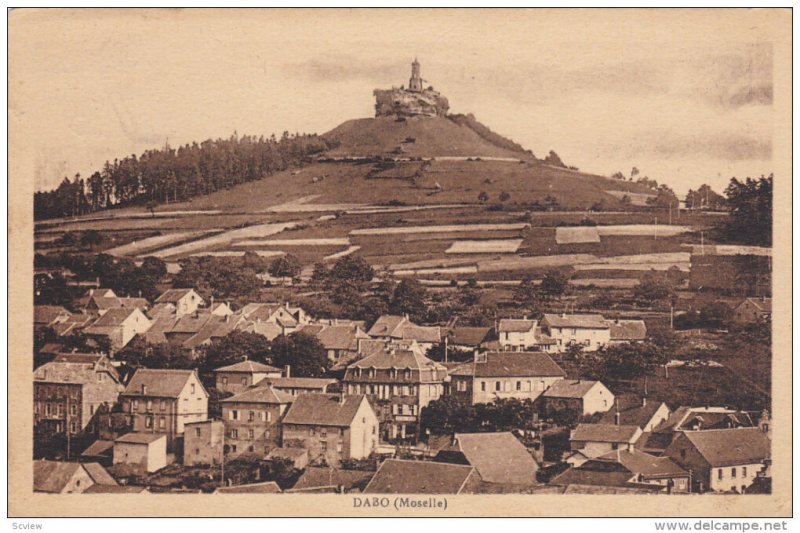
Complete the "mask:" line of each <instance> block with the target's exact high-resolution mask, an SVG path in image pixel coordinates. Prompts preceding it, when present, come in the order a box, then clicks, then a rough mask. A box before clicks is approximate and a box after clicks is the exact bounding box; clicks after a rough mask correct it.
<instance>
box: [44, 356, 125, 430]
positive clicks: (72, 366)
mask: <svg viewBox="0 0 800 533" xmlns="http://www.w3.org/2000/svg"><path fill="white" fill-rule="evenodd" d="M122 389H123V386H122V384H121V382H120V378H119V375H118V374H117V371H116V370H115V369H114V367H113V366H111V362H110V361H109V360H108V358H107V357H105V356H103V355H97V354H62V355H59V356H57V357H56V358H55V360H53V361H51V362H50V363H47V364H45V365H42V366H40V367H39V368H37V369H36V370H35V371H34V372H33V423H34V427H35V428H36V429H37V430H39V431H43V432H44V433H48V434H52V435H59V434H65V433H66V432H67V431H69V433H70V434H71V435H77V434H79V433H81V432H83V431H84V430H85V429H86V428H87V426H89V425H90V423H92V421H93V419H94V418H95V413H96V412H97V409H98V408H99V407H100V406H101V405H106V406H107V407H110V406H112V405H114V404H115V403H116V401H117V397H118V396H119V394H120V392H122Z"/></svg>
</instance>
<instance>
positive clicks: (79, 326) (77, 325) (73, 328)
mask: <svg viewBox="0 0 800 533" xmlns="http://www.w3.org/2000/svg"><path fill="white" fill-rule="evenodd" d="M95 320H97V315H91V314H88V313H72V314H71V315H70V316H69V318H67V319H65V320H63V321H62V320H56V321H55V322H53V323H52V324H51V325H50V328H52V330H53V331H54V332H55V334H56V335H58V336H59V337H64V336H67V335H72V334H74V333H78V332H80V331H82V330H83V328H85V327H86V326H88V325H90V324H91V323H92V322H94V321H95Z"/></svg>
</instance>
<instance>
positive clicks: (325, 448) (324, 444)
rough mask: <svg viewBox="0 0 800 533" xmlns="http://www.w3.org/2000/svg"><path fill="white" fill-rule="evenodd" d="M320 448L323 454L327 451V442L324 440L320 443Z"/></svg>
mask: <svg viewBox="0 0 800 533" xmlns="http://www.w3.org/2000/svg"><path fill="white" fill-rule="evenodd" d="M320 447H321V448H322V452H323V453H325V452H327V451H328V441H326V440H324V441H322V442H320Z"/></svg>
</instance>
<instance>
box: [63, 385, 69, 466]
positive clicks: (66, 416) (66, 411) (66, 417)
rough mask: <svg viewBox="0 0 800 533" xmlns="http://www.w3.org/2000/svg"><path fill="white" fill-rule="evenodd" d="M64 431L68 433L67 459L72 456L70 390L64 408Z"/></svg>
mask: <svg viewBox="0 0 800 533" xmlns="http://www.w3.org/2000/svg"><path fill="white" fill-rule="evenodd" d="M64 431H65V432H66V433H67V461H69V456H70V434H69V390H67V392H66V408H65V409H64Z"/></svg>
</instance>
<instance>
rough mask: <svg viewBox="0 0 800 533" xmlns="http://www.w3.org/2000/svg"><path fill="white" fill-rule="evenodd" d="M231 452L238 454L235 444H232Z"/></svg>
mask: <svg viewBox="0 0 800 533" xmlns="http://www.w3.org/2000/svg"><path fill="white" fill-rule="evenodd" d="M231 451H232V452H233V453H236V445H235V444H231Z"/></svg>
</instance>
